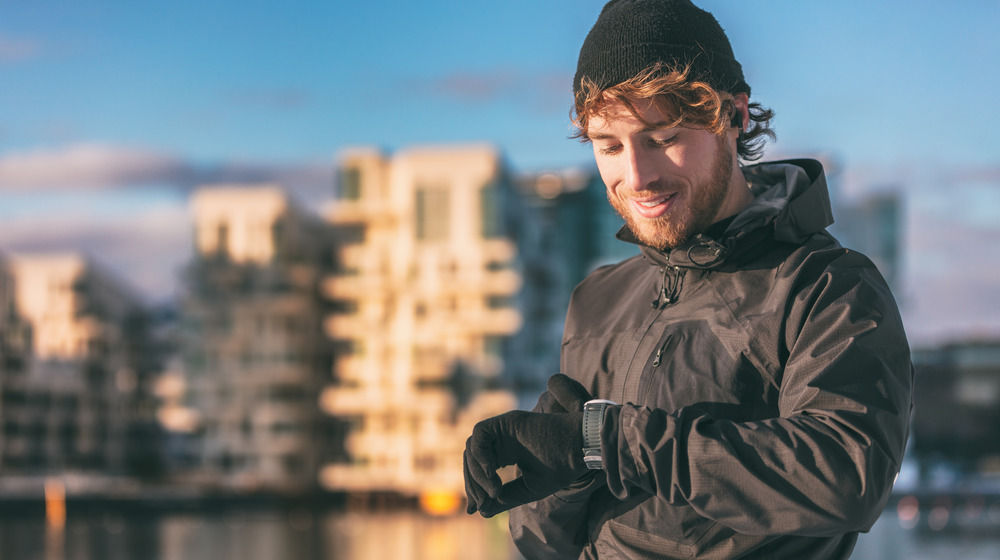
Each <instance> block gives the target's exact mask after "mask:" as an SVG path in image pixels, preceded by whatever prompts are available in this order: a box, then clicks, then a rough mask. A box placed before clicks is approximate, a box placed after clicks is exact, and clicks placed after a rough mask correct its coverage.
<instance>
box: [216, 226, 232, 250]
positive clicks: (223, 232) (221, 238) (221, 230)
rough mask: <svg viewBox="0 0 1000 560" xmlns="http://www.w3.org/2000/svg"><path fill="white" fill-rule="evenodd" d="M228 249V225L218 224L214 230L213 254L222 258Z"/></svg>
mask: <svg viewBox="0 0 1000 560" xmlns="http://www.w3.org/2000/svg"><path fill="white" fill-rule="evenodd" d="M228 249H229V226H228V225H227V224H219V227H218V229H216V230H215V256H217V257H219V258H222V257H225V256H226V254H227V253H228Z"/></svg>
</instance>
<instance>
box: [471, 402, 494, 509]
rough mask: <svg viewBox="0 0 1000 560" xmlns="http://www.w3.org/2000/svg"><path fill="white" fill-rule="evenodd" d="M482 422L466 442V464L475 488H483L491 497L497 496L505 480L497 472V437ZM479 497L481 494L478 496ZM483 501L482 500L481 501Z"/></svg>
mask: <svg viewBox="0 0 1000 560" xmlns="http://www.w3.org/2000/svg"><path fill="white" fill-rule="evenodd" d="M484 423H485V421H484V422H480V424H479V425H477V426H476V428H475V429H473V431H472V437H470V438H469V439H468V440H466V442H465V465H466V469H467V470H468V473H469V477H470V478H471V479H472V482H473V483H474V485H473V488H474V489H476V488H478V489H481V490H482V491H483V492H485V493H486V495H488V496H489V497H491V498H493V497H496V495H497V492H499V491H500V487H501V486H503V482H502V481H501V480H500V475H498V474H497V468H499V462H498V461H497V448H496V437H495V436H494V435H493V434H492V433H491V432H490V430H488V429H485V428H483V427H482V426H483V424H484ZM477 498H479V496H477ZM480 502H481V501H480Z"/></svg>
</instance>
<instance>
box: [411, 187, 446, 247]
mask: <svg viewBox="0 0 1000 560" xmlns="http://www.w3.org/2000/svg"><path fill="white" fill-rule="evenodd" d="M416 197H417V199H416V214H417V215H416V218H417V231H416V235H417V239H418V240H420V241H441V240H444V239H448V234H449V232H448V229H449V220H450V216H449V212H448V210H449V200H448V189H446V188H443V187H418V188H417V192H416Z"/></svg>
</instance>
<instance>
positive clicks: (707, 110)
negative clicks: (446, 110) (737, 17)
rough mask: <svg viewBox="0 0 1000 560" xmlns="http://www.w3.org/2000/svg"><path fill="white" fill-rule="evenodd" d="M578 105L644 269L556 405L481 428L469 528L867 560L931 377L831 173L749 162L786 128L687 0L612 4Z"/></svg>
mask: <svg viewBox="0 0 1000 560" xmlns="http://www.w3.org/2000/svg"><path fill="white" fill-rule="evenodd" d="M574 92H575V95H576V107H575V110H576V125H577V126H578V127H579V135H580V137H581V138H583V139H584V140H585V141H588V142H591V143H592V144H593V149H594V156H595V159H596V161H597V166H598V169H599V170H600V173H601V177H602V178H603V180H604V182H605V184H606V186H607V191H608V199H609V201H610V202H611V204H612V206H614V208H615V209H616V210H617V211H618V212H619V213H620V214H621V215H622V217H623V218H624V219H625V223H626V225H625V227H624V228H623V229H622V230H621V231H620V232H619V237H620V238H621V239H623V240H625V241H630V242H632V243H636V244H638V245H639V248H640V252H641V255H640V256H637V257H634V258H632V259H629V260H626V261H624V262H622V263H619V264H617V265H613V266H608V267H603V268H600V269H598V270H597V271H595V272H593V273H592V274H591V275H590V276H589V277H588V278H587V279H585V280H584V281H583V282H582V283H581V284H580V285H579V286H578V287H577V289H576V290H575V291H574V294H573V297H572V299H571V302H570V308H569V311H568V314H567V318H566V327H565V332H564V338H563V346H562V370H563V372H565V375H561V374H560V375H556V376H554V377H553V378H552V379H551V380H550V381H549V390H548V391H546V392H545V393H543V394H542V396H541V398H540V399H539V402H538V405H537V406H536V407H535V410H534V411H532V412H523V411H513V412H509V413H507V414H504V415H501V416H497V417H494V418H491V419H488V420H485V421H483V422H481V423H480V424H479V425H477V426H476V428H475V430H474V431H473V434H472V436H471V437H470V438H469V441H468V442H467V447H466V457H465V473H466V491H467V494H468V499H469V508H468V511H469V513H473V512H475V511H477V510H478V511H480V512H481V513H482V514H483V515H484V516H492V515H495V514H497V513H499V512H501V511H504V510H507V509H510V508H513V509H512V510H511V513H510V526H511V534H512V536H513V539H514V542H515V543H516V544H517V546H518V548H519V549H520V550H521V552H522V553H523V554H524V556H525V557H527V558H528V559H534V558H602V559H604V558H630V559H631V558H657V559H662V558H769V559H772V558H796V559H802V558H808V559H828V558H847V557H848V556H850V553H851V551H852V549H853V548H854V544H855V542H856V540H857V535H858V533H859V532H861V531H867V530H868V529H869V528H870V527H871V526H872V524H873V523H874V522H875V520H876V519H877V518H878V516H879V514H880V513H881V511H882V508H883V507H884V505H885V502H886V499H887V498H888V495H889V492H890V489H891V486H892V482H893V480H894V477H895V475H896V473H897V472H898V469H899V466H900V462H901V460H902V457H903V450H904V446H905V443H906V438H907V426H908V419H909V413H910V408H911V386H912V380H913V378H912V368H911V365H910V358H909V349H908V345H907V341H906V338H905V334H904V332H903V327H902V324H901V321H900V317H899V313H898V310H897V308H896V304H895V302H894V301H893V298H892V295H891V294H890V292H889V289H888V287H887V286H886V284H885V281H884V280H883V279H882V277H881V275H880V274H879V273H878V271H877V270H876V268H875V267H874V265H872V263H871V262H870V261H869V260H868V259H867V258H866V257H864V256H863V255H861V254H859V253H857V252H855V251H851V250H848V249H845V248H842V247H841V246H840V245H839V244H838V243H837V241H836V240H835V239H833V238H832V237H831V236H830V235H829V234H828V233H827V232H826V230H825V228H826V227H827V226H828V225H830V224H831V223H832V218H831V215H830V209H829V201H828V195H827V192H826V185H825V179H824V177H823V170H822V167H821V165H820V164H819V163H818V162H815V161H811V160H796V161H788V162H777V163H765V164H757V165H749V166H746V167H742V168H741V167H740V165H739V160H740V159H743V160H751V159H754V158H757V157H759V155H760V151H761V148H762V145H761V142H762V141H763V139H764V137H765V136H768V135H769V134H770V130H769V128H768V123H769V120H770V118H771V116H772V113H771V112H770V111H769V110H766V109H763V108H762V107H761V106H760V105H759V104H757V103H751V102H750V101H749V95H750V87H749V85H747V83H746V82H745V81H744V78H743V73H742V68H741V66H740V65H739V63H738V62H737V61H736V59H735V58H734V56H733V52H732V48H731V46H730V44H729V40H728V39H727V38H726V35H725V33H724V32H723V30H722V28H721V27H719V25H718V23H717V22H716V20H715V18H714V17H713V16H712V15H711V14H709V13H707V12H704V11H702V10H700V9H698V8H697V7H695V6H693V5H692V4H691V3H690V2H688V1H686V0H612V1H611V2H609V3H608V4H607V5H606V6H605V8H604V10H603V11H602V12H601V15H600V17H599V18H598V20H597V22H596V23H595V25H594V27H593V29H592V30H591V32H590V34H589V35H588V36H587V38H586V40H585V42H584V44H583V47H582V49H581V51H580V58H579V63H578V67H577V74H576V79H575V83H574ZM594 397H596V398H597V399H599V400H592V398H594ZM510 464H516V465H517V467H518V470H519V473H520V476H519V477H518V478H517V479H515V480H513V481H510V482H508V483H507V484H502V483H501V481H500V478H499V477H498V476H497V474H496V469H497V468H498V467H502V466H505V465H510Z"/></svg>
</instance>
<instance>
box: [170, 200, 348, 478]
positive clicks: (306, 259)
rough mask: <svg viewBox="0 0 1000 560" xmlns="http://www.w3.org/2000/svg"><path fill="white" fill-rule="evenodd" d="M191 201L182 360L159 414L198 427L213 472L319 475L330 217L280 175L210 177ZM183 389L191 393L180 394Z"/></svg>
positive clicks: (178, 425)
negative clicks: (303, 201) (286, 186)
mask: <svg viewBox="0 0 1000 560" xmlns="http://www.w3.org/2000/svg"><path fill="white" fill-rule="evenodd" d="M191 209H192V212H193V215H194V222H195V224H194V225H195V234H194V239H195V257H194V260H193V262H192V263H191V265H190V266H189V267H188V269H187V271H186V276H185V282H184V290H185V295H184V298H183V303H182V306H181V321H180V327H179V330H180V334H179V337H180V338H179V340H180V342H179V343H180V346H181V350H182V354H183V361H182V362H181V363H179V364H178V363H175V364H173V365H172V366H171V368H170V371H168V372H167V375H166V376H165V377H164V378H162V379H161V383H160V384H159V386H158V390H159V391H160V395H161V397H162V398H164V401H163V402H164V406H163V407H161V409H160V411H159V412H160V417H161V420H162V421H164V423H165V424H167V425H169V426H171V427H172V429H173V430H175V431H184V430H191V431H195V432H197V436H198V437H197V441H198V452H197V454H196V455H197V457H198V458H199V461H200V462H201V465H200V466H199V471H200V472H201V474H203V475H204V476H205V477H206V478H207V481H208V482H210V483H215V484H219V485H221V486H223V487H226V488H230V489H237V490H247V491H252V490H267V491H288V492H296V491H301V490H303V489H308V488H310V487H314V486H315V485H316V476H317V470H318V465H319V463H320V458H321V456H322V454H323V453H324V452H325V450H327V449H328V448H329V447H330V446H331V444H330V442H329V441H328V438H327V435H328V434H327V432H326V431H325V428H324V426H325V421H326V420H327V417H326V416H325V415H322V414H320V411H319V407H318V398H319V392H320V388H321V387H322V386H323V385H324V384H325V383H326V382H328V380H329V375H330V358H329V353H328V349H329V346H330V343H329V341H328V340H327V339H326V338H325V337H324V336H323V334H322V330H321V321H322V319H323V317H324V312H323V309H324V307H323V302H322V301H321V300H320V298H319V285H320V282H321V281H322V280H323V278H324V277H325V272H324V270H325V266H326V263H328V262H330V256H331V249H330V242H331V238H330V232H329V229H328V228H327V227H326V226H325V224H324V223H323V222H322V221H321V220H320V219H319V218H318V217H317V216H314V215H311V214H309V213H307V212H306V211H304V210H302V209H300V208H299V207H297V206H296V205H295V204H294V203H293V201H292V200H291V199H290V198H289V197H288V196H287V195H286V194H285V193H284V191H283V190H282V189H281V188H280V187H277V186H273V185H271V186H253V187H251V186H245V185H229V186H225V185H220V186H213V187H206V188H202V189H200V190H199V191H197V192H196V193H195V194H194V195H193V197H192V200H191ZM178 391H181V392H186V393H188V394H189V395H190V396H189V397H188V398H187V399H186V401H181V400H180V398H179V394H178Z"/></svg>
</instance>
